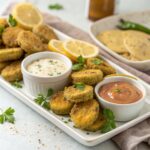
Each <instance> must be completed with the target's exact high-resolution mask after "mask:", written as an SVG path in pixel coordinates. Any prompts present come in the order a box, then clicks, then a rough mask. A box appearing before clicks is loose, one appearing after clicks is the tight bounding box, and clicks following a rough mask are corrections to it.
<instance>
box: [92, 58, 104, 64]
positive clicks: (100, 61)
mask: <svg viewBox="0 0 150 150" xmlns="http://www.w3.org/2000/svg"><path fill="white" fill-rule="evenodd" d="M92 62H93V63H94V64H95V65H100V64H101V63H103V60H101V59H98V58H95V59H93V61H92Z"/></svg>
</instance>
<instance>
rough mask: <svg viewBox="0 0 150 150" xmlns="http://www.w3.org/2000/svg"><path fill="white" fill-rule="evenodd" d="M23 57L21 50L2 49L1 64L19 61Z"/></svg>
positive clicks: (0, 52)
mask: <svg viewBox="0 0 150 150" xmlns="http://www.w3.org/2000/svg"><path fill="white" fill-rule="evenodd" d="M22 56H23V50H22V49H21V48H6V49H0V62H5V61H11V60H18V59H20V58H21V57H22Z"/></svg>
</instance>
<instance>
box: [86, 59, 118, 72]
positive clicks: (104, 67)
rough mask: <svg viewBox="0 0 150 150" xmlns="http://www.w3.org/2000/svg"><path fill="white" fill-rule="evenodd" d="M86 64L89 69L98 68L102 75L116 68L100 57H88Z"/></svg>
mask: <svg viewBox="0 0 150 150" xmlns="http://www.w3.org/2000/svg"><path fill="white" fill-rule="evenodd" d="M86 65H87V68H89V69H100V70H101V71H102V72H103V74H104V75H109V74H114V73H116V70H115V69H114V68H113V67H112V66H110V65H109V64H108V63H107V62H106V61H104V60H103V59H101V58H88V59H87V61H86Z"/></svg>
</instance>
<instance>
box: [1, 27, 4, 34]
mask: <svg viewBox="0 0 150 150" xmlns="http://www.w3.org/2000/svg"><path fill="white" fill-rule="evenodd" d="M3 31H4V26H0V36H1V35H2V33H3Z"/></svg>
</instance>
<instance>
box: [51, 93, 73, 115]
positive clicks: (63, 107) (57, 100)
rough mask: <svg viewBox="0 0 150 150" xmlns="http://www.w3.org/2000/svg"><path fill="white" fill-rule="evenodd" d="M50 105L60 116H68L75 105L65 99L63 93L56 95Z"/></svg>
mask: <svg viewBox="0 0 150 150" xmlns="http://www.w3.org/2000/svg"><path fill="white" fill-rule="evenodd" d="M49 103H50V108H51V110H52V111H53V112H54V113H55V114H58V115H68V114H69V113H70V111H71V109H72V107H73V105H74V104H73V103H72V102H70V101H67V100H66V99H65V98H64V92H63V91H60V92H58V93H56V94H54V95H53V96H52V98H51V99H50V102H49Z"/></svg>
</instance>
